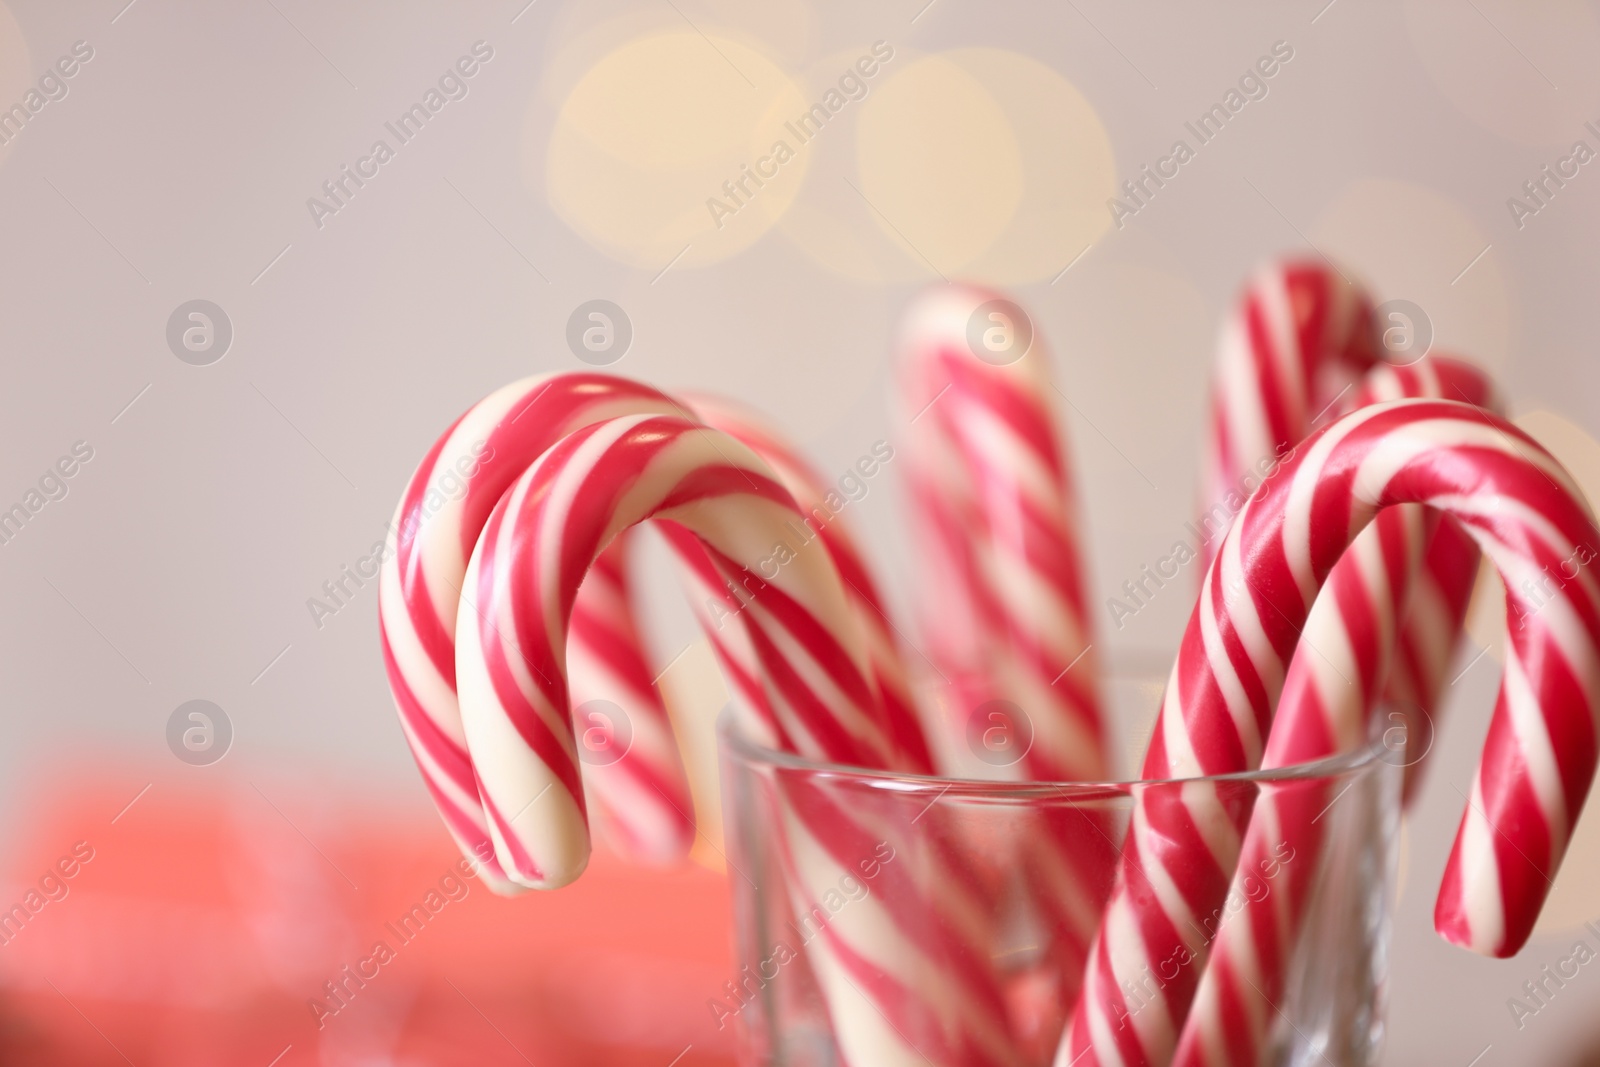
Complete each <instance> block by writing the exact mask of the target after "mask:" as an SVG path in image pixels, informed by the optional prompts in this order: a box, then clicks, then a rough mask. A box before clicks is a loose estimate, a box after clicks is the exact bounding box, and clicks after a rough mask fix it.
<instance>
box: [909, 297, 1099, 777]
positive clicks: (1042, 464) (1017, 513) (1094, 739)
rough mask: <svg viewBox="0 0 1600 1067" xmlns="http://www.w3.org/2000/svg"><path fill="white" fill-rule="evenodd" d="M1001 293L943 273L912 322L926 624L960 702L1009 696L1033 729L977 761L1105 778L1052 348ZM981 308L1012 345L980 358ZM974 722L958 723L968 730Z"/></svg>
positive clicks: (915, 482) (999, 772) (1008, 769)
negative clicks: (1051, 372) (1015, 746)
mask: <svg viewBox="0 0 1600 1067" xmlns="http://www.w3.org/2000/svg"><path fill="white" fill-rule="evenodd" d="M999 300H1000V298H999V297H998V296H997V295H996V294H993V293H989V292H986V291H983V290H980V289H975V288H972V287H968V286H942V287H938V288H935V289H932V290H930V291H929V292H927V293H926V294H924V295H923V296H922V297H921V298H920V299H919V300H918V301H917V302H916V303H915V304H914V305H913V306H912V307H911V309H910V310H909V311H908V312H907V313H906V316H905V321H904V326H903V328H902V336H901V338H900V341H899V352H900V355H899V362H900V366H901V387H900V390H899V394H900V400H901V404H902V407H903V408H904V412H903V417H904V420H905V424H906V444H905V447H904V449H903V451H904V452H905V454H906V457H907V459H906V466H907V470H908V480H909V483H910V491H911V499H912V503H913V512H914V516H915V520H916V528H917V534H918V539H919V543H920V545H921V548H922V559H923V565H922V566H921V567H919V570H920V571H923V572H925V573H926V574H927V576H928V580H926V581H924V582H921V583H919V585H920V586H922V592H923V593H924V596H923V599H922V603H921V605H920V609H921V617H922V630H923V632H924V633H925V635H926V636H927V638H928V643H929V647H930V649H931V650H932V651H931V653H930V654H931V656H932V658H933V659H934V661H935V662H936V663H937V664H938V667H939V670H940V673H941V674H943V675H944V676H945V678H946V679H947V680H948V681H950V682H951V683H952V685H953V686H954V690H955V695H954V702H953V710H954V711H955V712H956V714H957V715H959V716H963V717H964V716H967V715H970V714H971V713H973V712H974V710H975V709H976V708H978V707H979V706H980V705H981V704H983V703H985V702H987V701H990V700H994V699H1004V700H1007V701H1009V702H1010V703H1012V704H1014V705H1016V706H1017V707H1018V708H1019V709H1020V710H1021V711H1022V713H1023V714H1024V715H1025V716H1026V718H1027V723H1026V724H1025V725H1026V726H1027V727H1029V728H1031V729H1030V732H1031V735H1032V743H1031V746H1030V747H1029V748H1028V749H1027V751H1026V752H1025V753H1023V755H1022V756H1021V758H1020V759H1019V760H1017V761H1015V762H1014V763H1010V764H1009V765H1007V766H1001V767H991V766H987V765H976V766H972V767H968V768H966V769H971V770H976V771H979V772H981V773H984V774H987V775H990V776H1000V777H1026V778H1034V779H1046V780H1053V781H1064V780H1069V779H1071V780H1086V781H1098V780H1103V779H1104V777H1105V775H1106V770H1107V756H1106V741H1105V732H1104V729H1103V724H1102V721H1101V713H1100V699H1099V692H1098V677H1097V667H1096V664H1095V662H1094V656H1093V653H1092V651H1091V650H1092V648H1093V644H1092V635H1091V633H1090V629H1089V625H1088V613H1087V611H1086V595H1085V584H1084V581H1083V578H1082V575H1081V567H1082V564H1081V558H1080V550H1079V546H1078V544H1077V539H1076V534H1075V529H1076V514H1075V513H1076V507H1075V505H1074V502H1073V495H1072V487H1071V484H1070V479H1069V477H1068V474H1067V468H1066V464H1065V463H1064V461H1063V458H1062V454H1063V453H1062V447H1061V440H1060V435H1059V434H1058V432H1057V429H1056V425H1055V420H1054V417H1053V415H1052V410H1053V408H1054V406H1055V404H1054V402H1055V399H1056V393H1055V392H1054V390H1053V389H1052V388H1051V387H1050V383H1049V377H1048V362H1049V360H1048V356H1047V354H1046V352H1045V348H1044V342H1043V340H1042V339H1040V338H1038V337H1037V336H1033V330H1032V325H1031V324H1030V323H1027V322H1026V321H1013V320H1017V319H1019V318H1024V319H1025V316H1021V313H1020V311H1019V309H1016V307H1015V305H1012V304H1009V303H1008V302H1001V303H999V304H994V305H993V306H991V304H992V303H993V302H995V301H999ZM975 315H976V316H977V317H978V318H979V319H980V320H981V321H980V323H979V325H978V327H977V328H974V330H975V332H977V333H978V335H979V336H980V338H981V337H982V336H984V335H985V333H986V332H987V331H991V330H998V331H1000V337H1001V339H1002V340H1003V341H1005V342H1007V343H1008V344H1009V345H1010V346H1011V347H1010V348H1009V349H1006V350H1005V351H1002V352H1001V353H999V354H998V355H991V354H988V353H986V359H980V358H978V356H977V355H976V354H975V350H974V349H973V348H972V347H971V345H970V343H969V336H970V332H971V331H969V324H970V323H971V321H972V319H973V318H974V316H975ZM1029 338H1031V343H1027V344H1026V347H1024V342H1025V341H1027V339H1029ZM1002 347H1003V348H1004V346H1002ZM989 360H992V362H991V361H989ZM1019 725H1020V724H1019ZM965 728H966V723H965V722H964V721H962V722H958V723H956V724H955V729H956V730H958V731H960V733H959V734H958V736H964V734H965Z"/></svg>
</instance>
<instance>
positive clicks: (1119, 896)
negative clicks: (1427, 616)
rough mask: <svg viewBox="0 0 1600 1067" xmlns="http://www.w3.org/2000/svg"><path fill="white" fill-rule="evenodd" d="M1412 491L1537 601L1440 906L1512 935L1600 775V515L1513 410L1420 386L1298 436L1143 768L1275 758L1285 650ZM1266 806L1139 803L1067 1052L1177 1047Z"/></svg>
mask: <svg viewBox="0 0 1600 1067" xmlns="http://www.w3.org/2000/svg"><path fill="white" fill-rule="evenodd" d="M1406 503H1419V504H1426V505H1428V506H1429V507H1431V508H1433V509H1435V510H1438V511H1440V512H1443V513H1444V514H1446V515H1448V516H1450V517H1452V518H1453V519H1455V520H1456V521H1457V522H1459V523H1460V524H1461V525H1462V526H1463V527H1464V528H1465V529H1467V530H1468V531H1469V532H1470V533H1471V535H1472V537H1473V539H1474V541H1476V542H1477V544H1478V546H1479V548H1480V549H1481V550H1482V551H1483V553H1484V555H1485V556H1486V557H1487V558H1488V559H1489V560H1490V562H1491V563H1493V564H1494V565H1495V567H1496V568H1497V569H1498V570H1499V572H1500V575H1501V578H1502V580H1503V582H1504V584H1505V587H1506V589H1507V595H1506V601H1507V615H1508V617H1510V616H1511V615H1512V614H1515V615H1517V616H1520V618H1519V619H1518V623H1519V625H1518V626H1516V627H1515V628H1512V630H1511V634H1510V642H1509V644H1510V648H1509V650H1508V652H1507V656H1506V668H1505V678H1504V680H1503V681H1502V683H1501V687H1500V693H1499V696H1498V699H1497V701H1496V706H1495V711H1494V716H1493V719H1492V721H1491V724H1490V727H1489V736H1488V740H1487V742H1486V743H1485V746H1484V752H1483V757H1482V760H1481V761H1480V764H1479V767H1478V771H1477V775H1476V777H1475V780H1474V783H1473V787H1472V792H1471V796H1470V798H1469V803H1468V806H1467V811H1466V814H1465V815H1464V817H1463V819H1462V824H1461V829H1460V831H1459V833H1458V835H1457V837H1456V841H1455V845H1454V847H1453V848H1452V851H1451V855H1450V861H1449V864H1448V866H1447V868H1446V870H1445V876H1444V883H1443V886H1442V887H1441V890H1440V894H1439V898H1438V906H1437V909H1436V912H1435V927H1436V929H1438V930H1439V931H1440V933H1441V934H1443V935H1444V936H1445V937H1446V938H1447V939H1448V940H1450V941H1453V942H1455V943H1457V944H1461V945H1464V946H1466V947H1469V948H1471V949H1473V950H1474V951H1478V952H1482V953H1486V954H1491V955H1497V956H1504V955H1509V954H1510V953H1513V952H1515V951H1516V950H1517V949H1518V948H1519V947H1520V946H1521V945H1522V944H1523V942H1524V941H1525V940H1526V939H1527V937H1528V934H1529V933H1530V932H1531V930H1532V927H1533V924H1534V921H1535V920H1536V919H1537V917H1538V913H1539V910H1540V907H1541V906H1542V904H1543V901H1544V898H1545V895H1546V894H1547V893H1548V891H1549V886H1550V879H1551V878H1552V877H1553V876H1554V874H1555V872H1556V870H1557V868H1558V867H1559V866H1560V862H1561V858H1562V855H1563V854H1564V852H1565V850H1566V845H1567V841H1568V839H1569V836H1570V833H1571V828H1572V825H1573V822H1574V820H1575V819H1576V818H1577V815H1578V812H1579V810H1580V809H1581V808H1582V805H1583V801H1584V799H1585V797H1586V796H1587V794H1588V791H1589V787H1590V785H1591V783H1592V780H1593V778H1594V771H1595V764H1596V734H1597V722H1596V713H1597V708H1600V583H1597V582H1596V580H1595V577H1594V575H1593V574H1591V573H1589V571H1588V570H1586V569H1585V567H1586V565H1587V563H1588V562H1589V561H1591V560H1593V559H1594V558H1595V556H1596V554H1597V553H1600V531H1597V530H1596V528H1595V523H1594V517H1593V515H1592V514H1591V512H1590V511H1589V508H1588V506H1587V504H1586V503H1584V501H1583V498H1582V495H1581V494H1580V493H1579V491H1578V489H1577V488H1576V486H1575V485H1574V484H1573V482H1572V480H1571V478H1570V477H1569V476H1568V474H1567V473H1566V471H1565V470H1564V469H1563V468H1562V467H1561V465H1560V464H1559V463H1557V462H1556V461H1555V460H1554V459H1553V458H1552V457H1551V456H1550V455H1549V454H1548V453H1547V452H1545V451H1544V449H1542V448H1541V447H1539V445H1538V444H1537V443H1535V442H1534V441H1533V440H1532V439H1531V438H1529V437H1527V435H1525V434H1523V433H1522V432H1521V431H1519V430H1518V429H1517V428H1516V427H1514V426H1512V425H1511V424H1509V423H1507V422H1505V421H1503V420H1501V419H1498V418H1496V417H1495V416H1492V415H1488V414H1486V413H1484V412H1482V411H1481V410H1480V409H1477V408H1473V407H1470V406H1468V405H1464V404H1459V403H1452V402H1449V401H1433V400H1401V401H1395V402H1392V403H1387V404H1378V405H1373V406H1370V407H1366V408H1362V409H1359V410H1357V411H1355V412H1353V413H1351V414H1349V415H1346V416H1344V417H1343V418H1341V419H1339V420H1338V421H1336V422H1334V423H1333V424H1332V425H1330V426H1328V427H1327V428H1325V429H1324V430H1321V431H1318V432H1317V433H1316V434H1314V435H1313V436H1312V437H1310V438H1308V439H1307V440H1306V441H1305V442H1304V443H1303V444H1302V445H1300V446H1299V447H1298V448H1297V449H1296V451H1295V454H1294V455H1293V457H1292V458H1290V459H1288V460H1286V461H1285V462H1284V463H1283V464H1282V466H1281V467H1280V469H1279V470H1277V471H1276V472H1275V473H1274V474H1273V475H1272V476H1270V477H1269V478H1268V479H1267V481H1266V482H1265V483H1264V484H1263V485H1262V486H1261V488H1260V489H1259V490H1257V492H1256V494H1255V496H1253V497H1252V498H1251V500H1250V501H1249V502H1248V503H1247V504H1246V505H1245V507H1244V509H1243V511H1242V512H1241V513H1240V514H1239V516H1238V517H1237V518H1236V519H1235V521H1234V524H1233V526H1232V527H1231V528H1230V530H1229V532H1228V535H1227V537H1226V538H1225V539H1224V542H1223V545H1222V549H1221V552H1220V553H1219V555H1218V557H1217V559H1216V560H1215V561H1213V563H1212V565H1211V567H1210V568H1209V570H1208V571H1207V574H1206V578H1205V581H1204V584H1203V586H1202V589H1201V594H1200V602H1199V604H1198V605H1196V608H1195V611H1194V614H1193V616H1192V617H1191V619H1190V622H1189V626H1188V629H1187V631H1186V633H1185V635H1184V639H1183V644H1182V648H1181V650H1180V652H1179V657H1178V661H1177V663H1176V664H1175V666H1174V668H1173V672H1172V677H1171V679H1170V680H1169V682H1168V685H1167V691H1166V695H1165V697H1164V698H1163V704H1162V709H1161V717H1160V720H1159V722H1158V724H1157V728H1156V731H1155V734H1154V735H1153V737H1152V739H1151V744H1150V749H1149V751H1148V753H1147V754H1146V758H1145V766H1144V772H1143V773H1144V777H1146V778H1152V779H1159V778H1175V777H1176V778H1184V777H1194V776H1198V775H1212V774H1220V773H1229V772H1236V771H1243V770H1248V769H1251V768H1252V767H1255V766H1258V765H1259V763H1260V759H1261V756H1262V747H1263V744H1264V742H1265V740H1266V737H1267V732H1268V729H1269V728H1270V726H1271V722H1272V709H1273V706H1274V703H1275V702H1276V700H1277V697H1278V694H1279V691H1280V690H1281V687H1282V685H1283V679H1284V673H1285V667H1286V665H1287V664H1286V661H1287V658H1288V657H1289V655H1290V654H1291V653H1292V652H1293V651H1294V650H1295V642H1296V639H1297V637H1298V633H1299V628H1300V627H1301V626H1303V625H1304V623H1305V620H1306V616H1307V613H1308V612H1309V611H1310V608H1311V604H1312V601H1313V599H1314V598H1315V594H1316V592H1317V590H1318V589H1319V587H1320V586H1321V584H1322V581H1323V580H1324V579H1325V578H1326V576H1327V575H1328V574H1329V572H1330V571H1331V570H1332V569H1333V568H1334V566H1335V564H1336V563H1338V561H1339V559H1340V557H1341V556H1342V555H1343V554H1344V552H1345V550H1346V549H1347V548H1348V547H1349V545H1350V542H1351V541H1352V540H1353V539H1354V537H1355V536H1356V535H1357V534H1359V533H1360V532H1361V530H1362V529H1364V528H1365V527H1366V526H1367V525H1368V524H1370V523H1371V521H1372V519H1373V517H1374V515H1375V514H1377V513H1378V512H1379V511H1380V510H1381V509H1383V508H1387V507H1392V506H1395V505H1399V504H1406ZM1246 561H1248V564H1247V562H1246ZM1563 565H1566V568H1565V569H1562V568H1563ZM1546 571H1551V572H1559V573H1560V574H1561V575H1562V576H1563V579H1564V584H1563V585H1562V587H1561V588H1560V589H1559V590H1558V591H1557V592H1556V594H1555V595H1554V596H1552V597H1551V598H1550V599H1549V600H1547V601H1546V600H1544V599H1543V598H1542V597H1538V596H1531V595H1530V594H1529V593H1527V592H1524V591H1523V585H1522V583H1523V581H1524V580H1525V579H1530V580H1531V579H1533V578H1535V577H1543V576H1544V574H1545V573H1546ZM1569 572H1570V573H1569ZM1247 818H1248V810H1247V805H1239V804H1234V805H1229V804H1228V803H1226V802H1225V801H1224V799H1223V797H1222V796H1221V795H1220V793H1219V790H1218V789H1216V788H1215V787H1211V786H1207V785H1204V784H1202V783H1195V784H1194V786H1192V787H1190V788H1187V789H1185V791H1184V792H1183V794H1182V797H1181V801H1179V802H1172V801H1171V798H1170V797H1164V798H1163V802H1162V803H1160V804H1156V805H1146V804H1144V803H1140V804H1137V805H1136V806H1135V811H1134V816H1133V821H1132V825H1131V827H1130V829H1129V833H1128V838H1127V840H1126V842H1125V844H1124V855H1123V863H1122V866H1121V869H1120V872H1119V875H1118V886H1117V889H1116V890H1115V891H1114V892H1113V895H1112V900H1111V903H1110V905H1109V907H1108V908H1107V912H1106V917H1105V919H1104V921H1103V923H1102V926H1101V931H1100V934H1099V937H1098V944H1097V946H1096V951H1095V955H1094V958H1093V960H1092V962H1091V964H1090V971H1089V973H1088V975H1087V976H1086V978H1085V983H1084V995H1083V998H1082V999H1081V1001H1080V1003H1079V1006H1078V1011H1077V1013H1076V1015H1075V1016H1074V1018H1073V1022H1072V1026H1071V1028H1070V1030H1069V1031H1068V1034H1067V1036H1066V1038H1065V1039H1064V1040H1063V1042H1062V1044H1061V1046H1060V1048H1059V1049H1058V1052H1057V1060H1056V1062H1057V1064H1058V1065H1065V1064H1068V1063H1073V1064H1108V1063H1117V1064H1129V1065H1131V1064H1165V1063H1167V1062H1170V1057H1171V1056H1172V1053H1173V1051H1174V1047H1175V1043H1176V1039H1177V1036H1178V1027H1179V1026H1181V1025H1182V1023H1183V1021H1184V1018H1185V1015H1186V1013H1187V1010H1188V1006H1189V1004H1190V1002H1191V1000H1192V998H1193V995H1194V992H1195V988H1196V983H1197V980H1198V976H1199V971H1200V970H1201V968H1203V967H1204V964H1205V957H1206V952H1207V946H1206V945H1205V943H1204V938H1203V935H1201V934H1199V933H1198V930H1197V928H1196V927H1191V925H1190V924H1191V923H1192V922H1193V921H1194V919H1195V918H1196V917H1197V916H1204V915H1207V914H1209V913H1211V911H1212V909H1213V908H1214V907H1220V906H1221V904H1222V903H1223V901H1224V899H1225V897H1226V892H1227V882H1228V876H1227V875H1226V874H1225V873H1223V872H1231V871H1232V870H1234V868H1235V865H1236V863H1237V860H1238V854H1239V848H1240V846H1241V844H1242V841H1241V839H1242V837H1243V834H1244V831H1245V823H1246V820H1247ZM1230 825H1231V827H1232V832H1231V833H1229V832H1228V831H1227V828H1228V827H1229V826H1230ZM1195 827H1211V828H1212V832H1210V833H1207V834H1206V835H1205V836H1203V837H1202V836H1198V835H1197V834H1196V832H1195V830H1194V828H1195ZM1172 959H1180V960H1188V961H1191V962H1188V963H1187V965H1186V966H1183V967H1181V968H1179V969H1178V974H1177V975H1176V976H1175V977H1174V978H1173V979H1171V980H1170V981H1166V982H1165V984H1160V983H1158V984H1157V985H1156V987H1155V989H1154V990H1153V996H1152V997H1151V998H1150V1000H1149V1002H1148V1003H1145V1004H1142V1005H1136V1006H1135V1007H1133V1008H1130V1006H1129V1004H1128V999H1127V997H1126V996H1125V994H1124V988H1123V986H1122V983H1123V982H1125V981H1126V982H1129V983H1130V985H1129V986H1128V987H1127V988H1130V989H1132V988H1135V985H1134V984H1133V983H1138V982H1140V981H1141V980H1142V979H1143V978H1144V975H1145V973H1146V969H1147V968H1151V967H1153V966H1155V965H1156V963H1155V961H1161V960H1172ZM1141 988H1145V989H1148V988H1149V986H1148V984H1146V985H1145V986H1144V987H1141Z"/></svg>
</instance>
